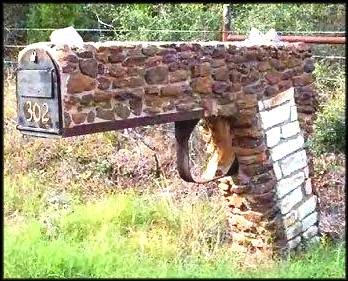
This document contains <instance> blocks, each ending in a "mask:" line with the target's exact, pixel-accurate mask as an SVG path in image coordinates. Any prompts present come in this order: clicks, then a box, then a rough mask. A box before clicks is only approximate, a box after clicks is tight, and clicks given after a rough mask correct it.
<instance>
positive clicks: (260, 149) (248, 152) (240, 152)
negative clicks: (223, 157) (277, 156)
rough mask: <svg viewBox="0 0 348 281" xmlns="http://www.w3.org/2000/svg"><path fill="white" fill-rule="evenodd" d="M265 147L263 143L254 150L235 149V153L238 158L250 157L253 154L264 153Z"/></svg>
mask: <svg viewBox="0 0 348 281" xmlns="http://www.w3.org/2000/svg"><path fill="white" fill-rule="evenodd" d="M266 149H267V148H266V145H265V144H264V143H263V144H261V145H260V146H258V147H255V148H242V147H235V152H236V154H237V155H238V156H250V155H254V154H259V153H262V152H264V151H266Z"/></svg>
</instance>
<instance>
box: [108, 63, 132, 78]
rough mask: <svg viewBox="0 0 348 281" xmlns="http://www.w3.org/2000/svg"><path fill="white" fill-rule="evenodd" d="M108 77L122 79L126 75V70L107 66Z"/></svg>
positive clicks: (115, 66) (113, 65) (120, 67)
mask: <svg viewBox="0 0 348 281" xmlns="http://www.w3.org/2000/svg"><path fill="white" fill-rule="evenodd" d="M108 73H109V75H110V76H112V77H115V78H123V77H125V75H126V73H127V68H125V67H122V66H118V65H115V64H112V65H110V66H109V71H108Z"/></svg>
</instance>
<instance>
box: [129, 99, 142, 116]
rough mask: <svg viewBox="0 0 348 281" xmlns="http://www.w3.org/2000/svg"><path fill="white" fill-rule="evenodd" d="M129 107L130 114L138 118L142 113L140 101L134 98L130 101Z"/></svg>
mask: <svg viewBox="0 0 348 281" xmlns="http://www.w3.org/2000/svg"><path fill="white" fill-rule="evenodd" d="M129 107H130V110H131V111H132V113H133V114H134V115H137V116H138V115H140V114H141V112H142V111H143V101H142V100H141V99H136V98H133V99H130V100H129Z"/></svg>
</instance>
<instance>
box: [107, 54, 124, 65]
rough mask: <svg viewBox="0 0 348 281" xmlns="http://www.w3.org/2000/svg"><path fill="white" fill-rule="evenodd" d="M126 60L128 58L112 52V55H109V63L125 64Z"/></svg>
mask: <svg viewBox="0 0 348 281" xmlns="http://www.w3.org/2000/svg"><path fill="white" fill-rule="evenodd" d="M125 58H126V56H125V55H123V54H122V53H113V52H110V54H109V62H111V63H119V62H123V61H124V60H125Z"/></svg>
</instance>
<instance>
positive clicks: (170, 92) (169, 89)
mask: <svg viewBox="0 0 348 281" xmlns="http://www.w3.org/2000/svg"><path fill="white" fill-rule="evenodd" d="M181 94H183V89H182V87H181V85H178V86H176V85H175V86H174V85H168V86H164V87H162V89H161V96H173V97H177V96H180V95H181Z"/></svg>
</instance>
